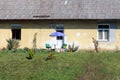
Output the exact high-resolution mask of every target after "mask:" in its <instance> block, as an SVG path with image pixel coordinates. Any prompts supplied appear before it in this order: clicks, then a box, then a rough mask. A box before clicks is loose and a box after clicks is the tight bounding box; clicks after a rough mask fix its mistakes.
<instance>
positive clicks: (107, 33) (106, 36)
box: [104, 30, 109, 40]
mask: <svg viewBox="0 0 120 80" xmlns="http://www.w3.org/2000/svg"><path fill="white" fill-rule="evenodd" d="M104 35H105V40H108V39H109V31H108V30H105V31H104Z"/></svg>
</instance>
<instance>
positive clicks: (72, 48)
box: [67, 43, 79, 52]
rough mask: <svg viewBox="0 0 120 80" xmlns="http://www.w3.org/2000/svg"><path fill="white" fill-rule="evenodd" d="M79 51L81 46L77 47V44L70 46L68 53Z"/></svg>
mask: <svg viewBox="0 0 120 80" xmlns="http://www.w3.org/2000/svg"><path fill="white" fill-rule="evenodd" d="M78 49H79V46H75V44H74V43H73V44H72V45H68V49H67V51H68V52H76V51H77V50H78Z"/></svg>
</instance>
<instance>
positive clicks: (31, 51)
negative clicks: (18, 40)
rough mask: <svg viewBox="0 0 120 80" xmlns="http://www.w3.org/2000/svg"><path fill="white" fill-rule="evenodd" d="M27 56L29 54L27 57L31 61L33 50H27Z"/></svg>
mask: <svg viewBox="0 0 120 80" xmlns="http://www.w3.org/2000/svg"><path fill="white" fill-rule="evenodd" d="M28 54H29V56H28V57H27V58H28V59H32V58H33V56H34V54H35V53H34V49H29V50H28Z"/></svg>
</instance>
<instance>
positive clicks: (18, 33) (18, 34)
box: [12, 29, 21, 40]
mask: <svg viewBox="0 0 120 80" xmlns="http://www.w3.org/2000/svg"><path fill="white" fill-rule="evenodd" d="M12 39H18V40H21V29H12Z"/></svg>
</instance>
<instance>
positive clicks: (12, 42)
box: [6, 39, 20, 50]
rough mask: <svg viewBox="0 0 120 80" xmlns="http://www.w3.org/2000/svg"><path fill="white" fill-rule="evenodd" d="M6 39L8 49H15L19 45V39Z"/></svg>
mask: <svg viewBox="0 0 120 80" xmlns="http://www.w3.org/2000/svg"><path fill="white" fill-rule="evenodd" d="M6 41H7V43H8V44H7V49H8V50H16V49H17V48H18V47H19V46H20V45H19V41H18V40H15V39H8V40H6Z"/></svg>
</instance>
